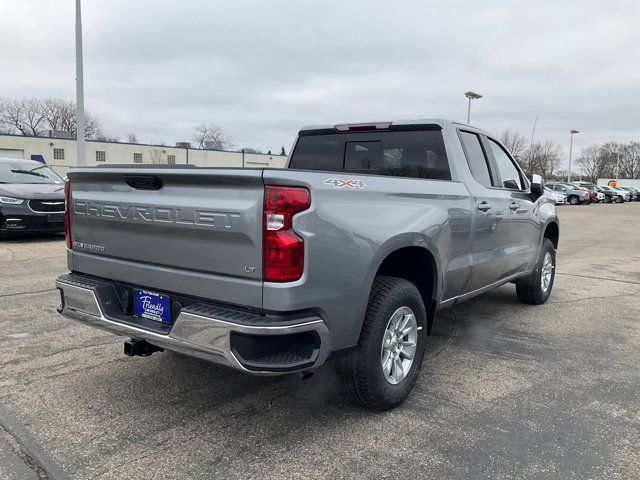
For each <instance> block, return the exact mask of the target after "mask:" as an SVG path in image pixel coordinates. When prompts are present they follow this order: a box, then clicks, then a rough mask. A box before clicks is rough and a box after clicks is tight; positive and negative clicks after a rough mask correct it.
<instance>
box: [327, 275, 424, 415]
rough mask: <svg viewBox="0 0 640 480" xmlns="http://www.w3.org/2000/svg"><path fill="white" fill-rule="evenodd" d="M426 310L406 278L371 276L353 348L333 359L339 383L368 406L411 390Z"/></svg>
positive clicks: (388, 403) (381, 405) (386, 405)
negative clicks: (369, 287) (336, 361)
mask: <svg viewBox="0 0 640 480" xmlns="http://www.w3.org/2000/svg"><path fill="white" fill-rule="evenodd" d="M426 318H427V316H426V312H425V308H424V304H423V302H422V297H421V296H420V292H418V289H417V288H416V287H415V285H414V284H413V283H411V282H408V281H407V280H403V279H401V278H395V277H376V279H375V281H374V283H373V288H372V289H371V295H370V296H369V304H368V306H367V312H366V315H365V319H364V324H363V326H362V332H361V333H360V339H359V341H358V345H357V347H356V348H355V349H353V350H352V351H350V352H349V353H348V354H347V355H345V356H343V357H341V358H340V359H339V360H338V363H337V370H338V377H339V379H340V384H341V386H342V389H343V390H344V391H345V393H347V395H349V397H351V399H352V400H353V401H354V402H355V403H357V404H359V405H361V406H363V407H366V408H369V409H372V410H388V409H390V408H393V407H395V406H396V405H398V404H399V403H401V402H402V401H403V400H404V399H405V398H406V397H407V396H408V395H409V393H410V392H411V390H412V388H413V386H414V384H415V382H416V380H417V378H418V373H419V372H420V367H421V366H422V358H423V357H424V351H425V344H426Z"/></svg>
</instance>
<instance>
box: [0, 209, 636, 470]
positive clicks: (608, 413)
mask: <svg viewBox="0 0 640 480" xmlns="http://www.w3.org/2000/svg"><path fill="white" fill-rule="evenodd" d="M559 212H560V213H559V215H560V221H561V237H560V248H559V252H558V269H557V276H556V283H555V288H554V292H553V294H552V297H551V299H550V300H549V302H548V303H547V304H545V305H543V306H539V307H532V306H524V305H522V304H520V303H519V302H518V300H517V298H516V295H515V287H514V286H513V285H506V286H504V287H502V288H500V289H499V290H497V291H495V292H493V293H490V294H488V295H485V296H482V297H479V298H477V299H474V300H472V301H470V302H468V303H465V304H463V305H460V306H457V307H455V308H453V309H450V310H446V311H443V312H441V313H440V315H439V318H438V319H437V320H436V326H435V332H434V335H433V336H432V337H431V338H430V340H429V344H428V345H429V346H428V353H427V358H426V361H425V365H424V367H423V371H422V373H421V377H420V379H419V381H418V384H417V386H416V389H415V391H414V392H413V394H412V395H411V396H410V398H409V400H408V401H407V402H405V403H404V404H403V405H402V406H401V407H400V408H398V409H396V410H394V411H391V412H387V413H383V414H373V413H369V412H365V411H361V410H358V409H357V408H355V407H352V406H351V405H350V404H349V403H348V402H347V401H346V400H344V399H343V398H342V397H341V396H340V394H339V392H338V391H337V388H336V382H335V379H334V376H333V372H332V370H331V368H326V367H325V368H323V369H321V370H320V371H319V372H318V373H317V374H316V375H315V376H313V377H312V378H310V379H308V380H302V379H301V378H300V377H299V376H297V375H294V376H289V377H280V378H254V377H248V376H244V375H242V374H240V373H235V372H232V371H228V370H224V369H221V368H219V367H216V366H214V365H210V364H207V363H205V362H202V361H199V360H194V359H190V358H187V357H183V356H180V355H177V354H172V353H168V352H165V353H162V354H154V355H153V356H152V357H149V358H139V357H135V358H129V357H126V356H124V355H123V354H122V339H121V338H118V337H116V336H114V335H111V334H108V333H105V332H101V331H98V330H93V329H91V328H89V327H85V326H83V325H80V324H77V323H74V322H72V321H71V320H67V319H65V318H62V317H60V316H59V315H58V314H57V313H56V306H57V304H58V295H57V292H56V291H55V289H54V287H53V281H54V279H55V277H56V276H57V275H58V274H59V273H62V272H64V271H65V269H66V266H65V264H66V263H65V262H66V260H65V254H64V251H65V245H64V241H63V240H62V239H61V237H51V236H48V237H34V238H27V239H10V240H2V241H1V242H0V272H1V274H0V275H1V276H0V285H1V287H2V289H1V291H0V365H2V368H1V369H0V424H1V425H0V478H2V479H24V478H58V479H63V478H74V479H75V478H77V479H90V478H100V479H112V478H176V479H184V478H255V479H260V478H269V479H275V478H287V479H291V478H373V477H376V478H395V477H404V478H474V479H476V478H488V477H491V478H554V479H557V478H625V479H627V478H639V477H640V300H639V299H640V202H637V203H633V204H624V205H589V206H580V207H570V206H566V207H559Z"/></svg>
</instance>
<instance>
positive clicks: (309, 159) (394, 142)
mask: <svg viewBox="0 0 640 480" xmlns="http://www.w3.org/2000/svg"><path fill="white" fill-rule="evenodd" d="M289 168H292V169H297V170H325V171H344V172H353V173H366V174H372V175H387V176H393V177H412V178H427V179H435V180H451V171H450V169H449V161H448V159H447V154H446V150H445V147H444V141H443V139H442V132H441V131H440V130H434V131H432V130H427V131H424V130H418V131H398V132H394V131H391V132H370V133H346V134H341V133H331V134H321V135H308V136H301V137H300V138H299V139H298V143H297V145H296V148H295V150H294V152H293V154H292V156H291V161H290V163H289Z"/></svg>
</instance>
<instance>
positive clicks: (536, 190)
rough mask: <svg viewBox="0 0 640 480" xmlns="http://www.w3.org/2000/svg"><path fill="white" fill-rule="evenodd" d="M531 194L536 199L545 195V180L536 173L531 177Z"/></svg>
mask: <svg viewBox="0 0 640 480" xmlns="http://www.w3.org/2000/svg"><path fill="white" fill-rule="evenodd" d="M531 193H532V194H533V195H535V196H536V197H539V196H540V195H542V194H543V193H544V179H543V178H542V176H540V175H538V174H535V173H534V174H533V176H532V177H531Z"/></svg>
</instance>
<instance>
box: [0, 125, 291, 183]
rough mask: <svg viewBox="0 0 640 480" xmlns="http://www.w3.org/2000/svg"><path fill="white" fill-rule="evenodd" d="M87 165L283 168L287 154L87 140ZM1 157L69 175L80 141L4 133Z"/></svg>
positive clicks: (0, 136) (0, 147)
mask: <svg viewBox="0 0 640 480" xmlns="http://www.w3.org/2000/svg"><path fill="white" fill-rule="evenodd" d="M85 153H86V162H85V165H86V166H95V165H103V164H108V163H111V164H128V163H158V164H176V165H179V164H192V165H197V166H199V167H243V166H244V167H257V168H262V167H271V168H282V167H284V164H285V163H286V161H287V157H286V156H284V155H268V154H261V153H242V152H226V151H220V150H199V149H193V148H182V147H167V146H164V145H146V144H141V143H120V142H99V141H96V140H87V141H86V142H85ZM0 157H11V158H26V159H38V158H40V157H41V159H42V160H44V161H45V163H46V164H47V165H49V166H50V167H52V168H53V169H54V170H55V171H56V172H57V173H58V174H60V175H62V176H65V175H66V173H67V170H69V167H72V166H75V165H77V162H76V141H75V140H73V139H69V138H51V137H27V136H23V135H7V134H0Z"/></svg>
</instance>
